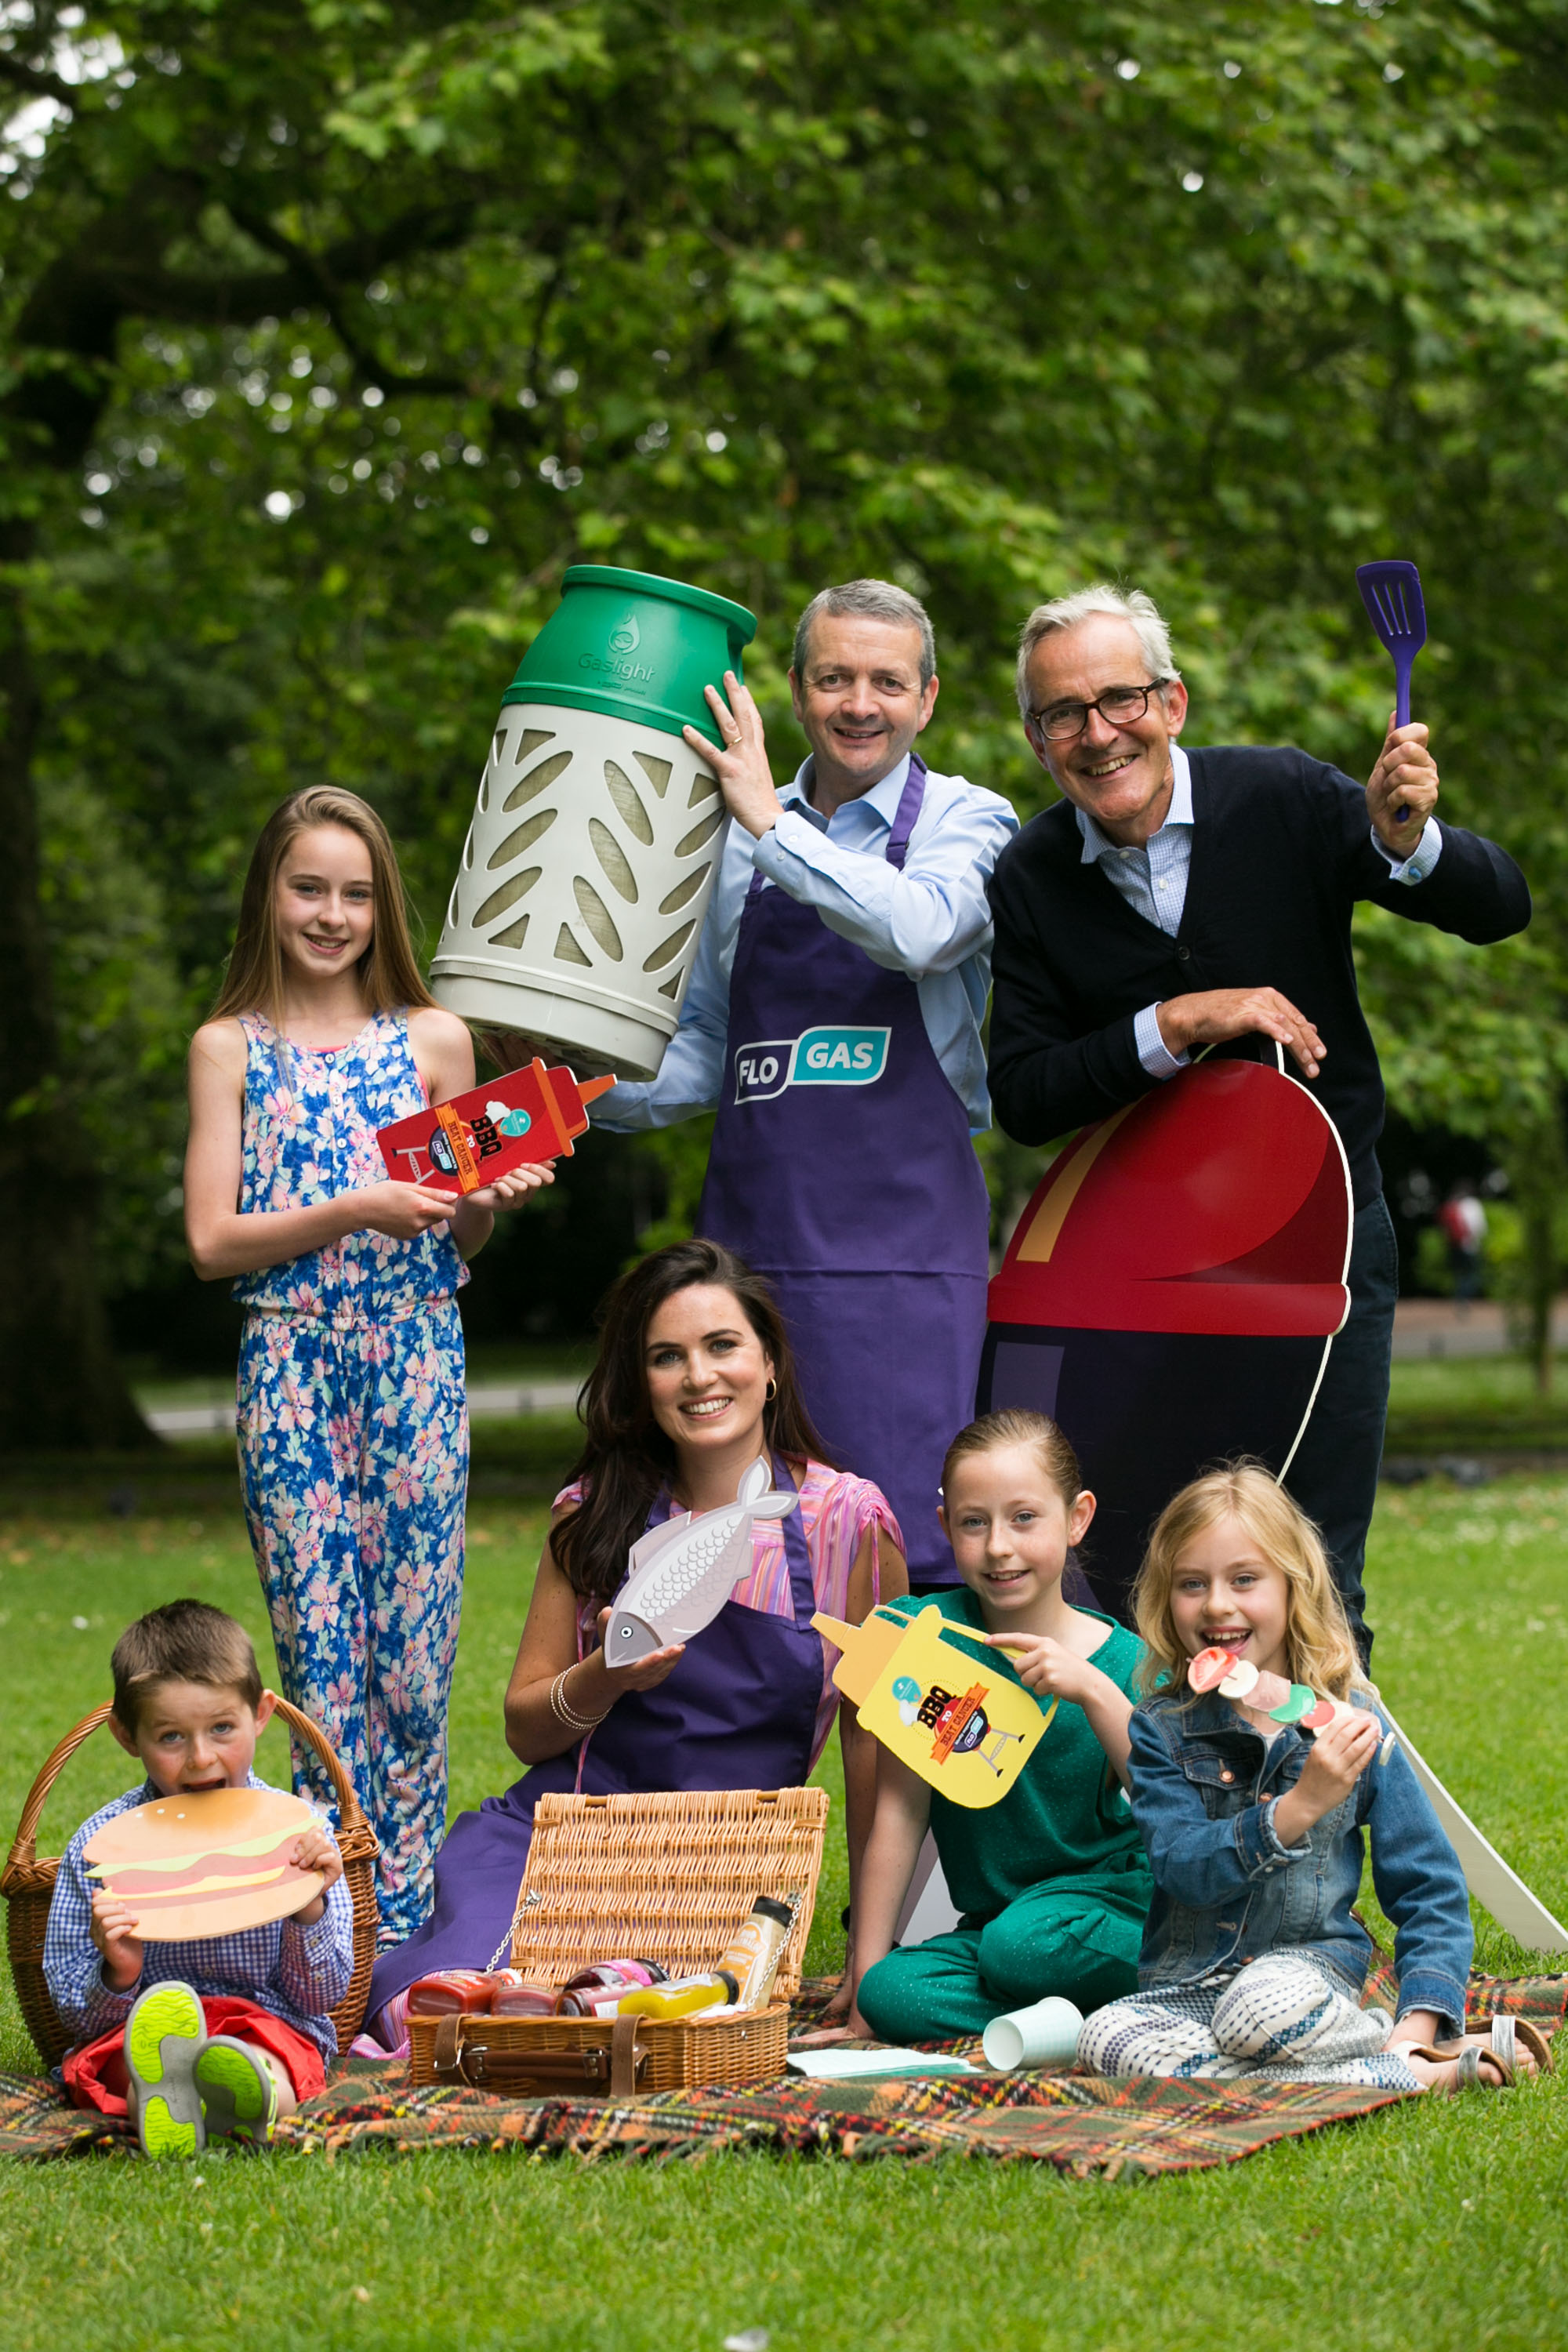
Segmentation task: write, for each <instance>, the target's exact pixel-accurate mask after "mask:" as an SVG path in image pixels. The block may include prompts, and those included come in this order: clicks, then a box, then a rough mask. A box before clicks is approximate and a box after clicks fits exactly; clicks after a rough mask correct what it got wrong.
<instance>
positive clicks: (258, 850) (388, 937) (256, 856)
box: [208, 784, 436, 1032]
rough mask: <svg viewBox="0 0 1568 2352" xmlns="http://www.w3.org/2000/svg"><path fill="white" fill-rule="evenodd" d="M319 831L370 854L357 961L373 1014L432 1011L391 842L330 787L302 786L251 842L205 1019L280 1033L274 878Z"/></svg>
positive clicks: (377, 823)
mask: <svg viewBox="0 0 1568 2352" xmlns="http://www.w3.org/2000/svg"><path fill="white" fill-rule="evenodd" d="M319 824H336V825H341V826H342V829H343V831H344V832H345V833H353V834H357V835H358V836H359V838H360V840H361V841H363V844H364V845H365V847H366V849H368V850H369V852H370V871H371V883H372V888H373V890H374V898H373V905H374V912H375V922H374V928H373V929H372V931H371V935H370V945H369V947H368V948H366V950H364V953H363V955H362V956H361V958H360V960H359V978H360V986H361V987H362V988H363V991H364V998H365V1003H366V1004H367V1006H368V1007H369V1009H370V1011H371V1012H372V1013H396V1012H400V1011H402V1010H403V1009H404V1008H405V1006H406V1007H417V1006H420V1005H426V1004H434V1003H435V1002H436V1000H435V998H434V997H433V996H432V995H431V993H430V991H429V990H428V989H427V988H426V985H425V981H424V977H423V975H422V974H421V972H420V970H419V966H418V964H417V963H416V961H415V956H414V942H413V940H412V939H411V938H410V936H409V925H408V900H407V897H406V895H405V891H404V887H403V877H402V875H401V873H400V872H399V871H398V866H397V852H396V851H395V849H394V847H393V845H392V836H391V835H390V834H389V833H388V832H387V830H386V827H385V825H384V824H383V823H382V821H381V819H380V817H378V816H377V814H376V813H375V811H374V809H373V808H372V807H371V805H370V803H369V802H368V801H362V800H361V799H360V797H359V795H358V793H345V792H340V791H339V790H338V789H337V787H336V786H335V785H332V784H308V785H307V786H306V787H305V789H304V791H303V792H299V793H289V798H288V799H287V800H286V801H283V802H282V803H279V806H278V807H277V808H275V809H274V810H273V812H272V814H271V815H270V816H269V817H268V820H267V822H266V824H264V825H263V826H262V828H261V832H260V834H259V835H258V839H257V844H256V846H255V848H254V849H253V850H252V851H251V853H250V864H249V866H247V869H246V876H245V887H244V889H243V890H242V891H241V893H240V898H239V925H238V929H237V930H236V932H235V937H234V947H233V950H231V952H230V955H229V959H228V971H227V972H226V974H225V977H224V983H223V986H222V988H221V989H220V990H219V991H218V998H217V1003H216V1004H215V1005H214V1006H213V1009H212V1012H211V1013H210V1014H209V1016H208V1018H209V1019H211V1020H214V1021H221V1020H223V1019H224V1018H225V1017H226V1015H228V1014H230V1013H264V1014H265V1015H266V1017H267V1019H268V1021H269V1022H270V1023H271V1024H272V1026H273V1028H274V1029H276V1030H278V1031H279V1032H281V1029H282V1026H283V957H282V952H281V950H280V949H279V945H278V920H277V912H276V904H275V901H276V897H277V888H278V875H279V868H280V867H281V866H282V864H283V860H284V859H285V858H286V857H287V856H288V855H289V850H290V848H291V847H292V845H293V844H294V843H295V842H296V841H297V840H298V839H299V837H300V835H301V834H302V833H309V832H310V830H311V829H312V827H313V826H316V825H319Z"/></svg>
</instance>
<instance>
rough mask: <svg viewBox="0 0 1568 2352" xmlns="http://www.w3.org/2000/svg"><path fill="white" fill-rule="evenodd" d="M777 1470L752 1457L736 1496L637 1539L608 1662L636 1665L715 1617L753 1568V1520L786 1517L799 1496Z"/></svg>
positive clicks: (612, 1625) (612, 1626) (608, 1636)
mask: <svg viewBox="0 0 1568 2352" xmlns="http://www.w3.org/2000/svg"><path fill="white" fill-rule="evenodd" d="M770 1475H771V1473H770V1471H769V1468H768V1465H767V1464H766V1463H765V1462H753V1463H752V1465H751V1467H750V1469H749V1470H746V1471H744V1472H743V1473H742V1478H741V1484H740V1486H739V1488H738V1489H737V1491H736V1496H735V1500H734V1501H733V1502H732V1503H726V1504H725V1505H724V1506H723V1507H722V1508H721V1509H720V1510H717V1511H698V1512H696V1513H692V1512H689V1511H683V1512H682V1513H681V1514H680V1516H679V1517H678V1518H673V1519H669V1520H668V1521H667V1522H666V1523H665V1525H664V1526H663V1527H661V1528H649V1530H648V1532H647V1535H646V1536H639V1537H638V1538H637V1542H636V1543H635V1544H633V1546H632V1548H631V1553H630V1556H629V1559H628V1560H627V1563H626V1582H625V1583H624V1584H623V1585H622V1587H621V1589H620V1591H619V1592H618V1593H617V1594H616V1602H615V1607H614V1610H613V1611H612V1612H611V1616H610V1622H609V1625H608V1627H607V1629H606V1631H605V1664H606V1665H607V1666H635V1665H636V1664H637V1661H638V1659H639V1658H647V1657H651V1656H652V1655H653V1653H654V1652H655V1651H656V1650H662V1649H665V1648H666V1647H667V1646H668V1644H669V1643H672V1642H689V1641H690V1640H691V1638H692V1636H693V1634H696V1633H701V1631H702V1629H703V1627H704V1626H705V1625H710V1624H711V1623H712V1622H713V1620H714V1618H715V1617H717V1615H718V1614H719V1612H720V1610H721V1609H722V1607H723V1606H724V1603H725V1601H728V1599H729V1598H730V1595H731V1592H733V1591H734V1589H735V1587H736V1585H737V1584H739V1583H740V1581H741V1579H742V1577H743V1576H744V1575H745V1574H746V1573H747V1571H748V1570H749V1569H750V1567H751V1564H752V1526H753V1525H754V1523H755V1522H756V1521H757V1520H758V1519H784V1518H787V1517H789V1514H790V1513H791V1511H793V1510H794V1509H795V1506H796V1504H797V1503H798V1502H799V1500H800V1496H798V1495H797V1494H795V1492H794V1491H793V1490H791V1491H789V1492H785V1491H784V1490H783V1489H781V1488H777V1487H770V1486H769V1483H768V1481H769V1478H770Z"/></svg>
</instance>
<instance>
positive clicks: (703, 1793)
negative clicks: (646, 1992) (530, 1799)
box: [408, 1789, 827, 2099]
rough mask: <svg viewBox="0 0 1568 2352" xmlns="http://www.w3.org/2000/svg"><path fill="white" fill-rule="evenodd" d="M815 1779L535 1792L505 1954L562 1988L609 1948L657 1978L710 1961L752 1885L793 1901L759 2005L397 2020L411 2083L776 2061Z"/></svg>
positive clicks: (715, 2070)
mask: <svg viewBox="0 0 1568 2352" xmlns="http://www.w3.org/2000/svg"><path fill="white" fill-rule="evenodd" d="M826 1822H827V1792H826V1790H823V1789H776V1790H774V1789H716V1790H694V1791H689V1792H677V1793H673V1794H667V1795H660V1796H625V1797H564V1796H546V1797H542V1798H541V1799H540V1801H539V1809H538V1811H537V1812H536V1813H535V1815H534V1819H533V1841H532V1843H531V1846H530V1847H529V1851H528V1864H527V1867H526V1869H525V1870H524V1872H523V1877H522V1886H521V1891H520V1893H519V1895H518V1903H517V1911H516V1914H515V1916H514V1918H513V1921H512V1941H511V1965H512V1967H513V1968H515V1969H521V1970H522V1972H523V1973H524V1975H526V1976H529V1977H531V1978H534V1979H538V1980H540V1981H542V1982H544V1983H548V1984H554V1985H563V1984H564V1983H565V1982H566V1979H568V1977H570V1976H571V1975H573V1974H574V1972H575V1971H576V1970H577V1969H581V1968H584V1967H587V1966H590V1965H592V1964H593V1963H594V1962H595V1961H599V1960H608V1959H614V1958H616V1957H617V1956H625V1957H627V1958H638V1959H651V1960H658V1962H659V1964H660V1965H661V1966H662V1967H663V1968H665V1969H668V1971H669V1973H670V1975H671V1976H685V1975H689V1974H693V1973H695V1972H697V1971H698V1970H700V1969H709V1968H711V1967H712V1966H713V1964H714V1962H715V1961H716V1960H717V1958H719V1955H720V1954H721V1951H722V1950H723V1948H724V1947H725V1945H726V1944H727V1943H728V1942H729V1940H730V1937H731V1934H732V1933H733V1931H734V1930H735V1929H736V1928H737V1927H740V1926H741V1924H742V1921H743V1920H744V1918H745V1917H746V1915H747V1913H748V1912H749V1911H750V1910H751V1907H752V1903H753V1902H754V1901H755V1899H756V1897H757V1896H758V1895H781V1896H787V1897H789V1898H790V1899H791V1900H792V1901H793V1902H794V1904H795V1918H794V1921H793V1922H792V1924H791V1927H790V1931H789V1936H788V1939H787V1941H786V1943H785V1946H784V1957H783V1958H782V1959H781V1961H780V1963H779V1972H778V1976H777V1979H775V1982H774V1986H773V1998H772V2000H771V2001H770V2003H769V2005H768V2006H767V2008H765V2009H760V2010H740V2011H729V2012H727V2013H725V2014H722V2015H720V2016H717V2017H710V2018H706V2017H681V2018H668V2019H665V2018H648V2017H619V2018H617V2017H487V2016H484V2015H483V2014H478V2015H471V2016H468V2015H449V2016H446V2017H429V2018H421V2017H411V2018H410V2019H409V2021H408V2032H409V2039H410V2042H411V2044H412V2051H413V2060H412V2079H413V2081H414V2082H415V2083H416V2084H427V2083H443V2082H445V2083H450V2082H457V2081H462V2082H466V2083H471V2084H475V2085H476V2086H477V2087H479V2088H483V2089H487V2090H492V2091H507V2092H511V2093H514V2094H516V2095H521V2096H525V2097H526V2096H529V2095H537V2094H540V2093H543V2092H549V2091H556V2090H559V2091H567V2090H569V2091H572V2092H574V2093H575V2094H576V2095H579V2096H581V2095H583V2094H584V2092H586V2093H587V2094H588V2095H595V2093H596V2094H597V2095H601V2096H608V2097H612V2098H617V2099H619V2098H626V2097H630V2096H632V2095H634V2094H636V2093H639V2092H651V2091H676V2090H685V2089H690V2088H693V2087H695V2086H698V2085H703V2084H706V2085H709V2086H711V2087H715V2088H721V2089H731V2088H733V2087H735V2086H736V2085H738V2084H744V2083H768V2082H772V2081H773V2079H774V2078H775V2077H776V2076H778V2075H780V2074H783V2073H784V2052H785V2048H786V2046H787V2042H788V2038H789V2004H790V2000H791V1999H792V1997H793V1996H794V1995H795V1993H796V1992H797V1991H798V1990H799V1989H800V1976H801V1965H802V1962H803V1960H804V1958H805V1942H806V1937H807V1936H808V1935H809V1934H810V1932H811V1915H812V1910H813V1908H814V1906H815V1904H816V1881H817V1875H818V1874H819V1872H820V1870H821V1868H822V1838H823V1832H824V1829H825V1828H826Z"/></svg>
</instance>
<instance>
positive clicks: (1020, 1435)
mask: <svg viewBox="0 0 1568 2352" xmlns="http://www.w3.org/2000/svg"><path fill="white" fill-rule="evenodd" d="M1005 1445H1032V1446H1033V1447H1034V1449H1035V1454H1036V1458H1037V1461H1038V1463H1039V1465H1040V1467H1041V1469H1042V1470H1043V1471H1044V1472H1045V1474H1046V1475H1047V1478H1048V1479H1049V1480H1050V1482H1051V1484H1052V1486H1054V1487H1055V1488H1056V1490H1057V1492H1058V1495H1060V1496H1061V1498H1062V1501H1063V1502H1064V1503H1065V1504H1066V1505H1067V1507H1068V1510H1069V1511H1070V1510H1071V1508H1072V1507H1073V1505H1074V1504H1075V1503H1076V1502H1077V1500H1078V1498H1079V1495H1080V1494H1081V1493H1082V1492H1083V1473H1082V1471H1081V1470H1080V1469H1079V1463H1078V1455H1077V1454H1075V1453H1074V1452H1073V1449H1072V1446H1071V1444H1070V1443H1069V1441H1068V1439H1067V1438H1066V1437H1064V1436H1063V1434H1062V1433H1061V1431H1060V1430H1059V1429H1058V1427H1057V1425H1056V1423H1055V1422H1054V1421H1047V1418H1046V1416H1045V1414H1044V1413H1043V1412H1023V1411H1022V1410H1016V1411H1012V1412H983V1413H982V1414H981V1416H980V1418H979V1420H978V1421H972V1422H971V1423H970V1424H969V1426H968V1428H967V1429H961V1430H960V1431H959V1433H958V1435H957V1436H956V1437H955V1438H954V1439H953V1441H952V1444H951V1445H950V1446H949V1447H948V1449H947V1452H946V1454H945V1455H944V1456H943V1458H942V1493H943V1495H945V1494H946V1493H947V1490H948V1488H949V1487H950V1486H952V1474H953V1472H954V1471H955V1470H956V1469H957V1467H958V1465H959V1464H960V1463H961V1462H966V1461H967V1460H968V1459H969V1457H970V1455H971V1454H996V1453H999V1452H1000V1451H1001V1449H1002V1447H1003V1446H1005Z"/></svg>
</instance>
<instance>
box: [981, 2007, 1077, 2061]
mask: <svg viewBox="0 0 1568 2352" xmlns="http://www.w3.org/2000/svg"><path fill="white" fill-rule="evenodd" d="M1082 2025H1083V2011H1081V2010H1079V2009H1075V2008H1074V2006H1073V2004H1072V2002H1071V2001H1070V2000H1062V1999H1061V1997H1060V1995H1059V1994H1058V1993H1054V1992H1053V1993H1047V1996H1046V1998H1045V2000H1037V2001H1036V2002H1035V2004H1034V2006H1033V2008H1032V2009H1015V2010H1011V2011H1009V2012H1008V2014H1007V2015H1006V2016H1005V2017H994V2018H993V2019H992V2021H991V2022H990V2024H989V2025H988V2026H987V2027H986V2029H985V2032H984V2034H983V2035H982V2037H981V2041H982V2046H983V2047H984V2052H985V2063H986V2064H987V2065H988V2066H993V2067H994V2068H995V2070H996V2072H997V2073H998V2074H1011V2073H1012V2071H1013V2069H1014V2067H1015V2066H1061V2065H1070V2064H1071V2063H1072V2062H1073V2060H1074V2059H1075V2058H1076V2057H1077V2055H1078V2037H1079V2032H1080V2030H1081V2028H1082Z"/></svg>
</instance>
